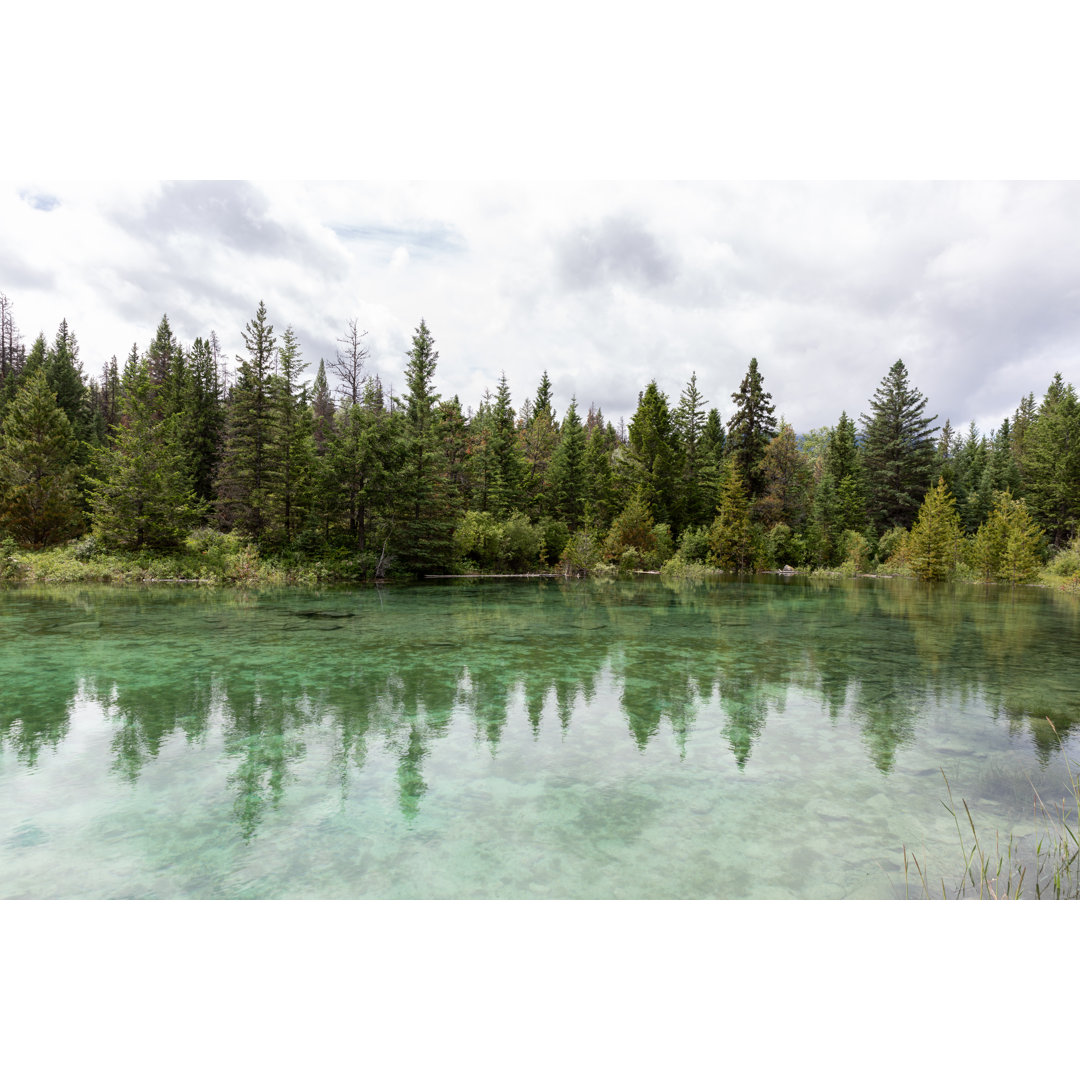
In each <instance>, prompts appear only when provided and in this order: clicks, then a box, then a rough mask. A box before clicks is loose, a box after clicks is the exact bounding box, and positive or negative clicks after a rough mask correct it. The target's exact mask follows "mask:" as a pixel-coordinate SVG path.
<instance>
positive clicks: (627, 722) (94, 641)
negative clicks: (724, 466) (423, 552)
mask: <svg viewBox="0 0 1080 1080" xmlns="http://www.w3.org/2000/svg"><path fill="white" fill-rule="evenodd" d="M1078 656H1080V602H1078V599H1077V598H1076V597H1074V596H1066V595H1062V594H1055V593H1053V592H1049V591H1046V590H1038V589H1031V588H1019V589H1011V590H1010V589H1004V588H994V587H979V586H961V585H944V586H942V585H938V586H930V585H923V584H919V583H916V582H910V581H899V580H871V579H860V580H853V581H852V580H849V581H841V580H830V581H824V582H822V581H814V580H811V579H808V578H805V577H792V578H778V577H757V578H742V579H739V578H735V577H729V578H725V579H719V580H712V581H709V582H706V583H703V584H687V585H680V586H675V585H668V584H665V583H663V582H661V581H660V580H659V579H657V578H655V577H651V578H638V579H634V580H627V581H593V580H589V581H561V580H535V579H533V580H486V581H479V580H467V581H438V582H436V581H432V582H423V583H418V584H415V585H394V586H389V587H385V588H378V589H376V588H368V589H332V590H320V591H305V590H299V589H290V590H280V591H277V590H275V591H259V592H255V593H246V592H235V591H227V590H208V589H199V588H195V587H190V588H188V587H183V588H181V587H176V588H173V587H168V586H157V587H151V588H141V589H140V588H134V587H126V588H112V587H107V586H101V587H89V586H57V587H45V586H41V587H37V586H25V587H11V588H7V589H3V590H0V897H3V898H32V899H46V898H54V897H57V898H59V897H63V898H80V899H92V898H95V899H96V898H113V897H116V898H121V897H123V898H169V899H180V898H213V899H223V898H251V899H254V898H306V897H311V898H327V899H330V898H427V899H435V898H444V897H445V898H462V899H478V898H530V899H544V898H599V899H616V898H688V899H689V898H731V899H767V898H819V899H840V898H849V897H850V898H902V897H904V896H905V895H906V893H907V892H908V891H909V890H910V892H911V893H912V895H921V894H922V887H921V885H920V884H919V881H918V879H917V877H916V876H915V874H914V870H913V869H912V870H910V871H909V877H908V881H907V883H905V874H904V865H903V849H904V846H905V845H906V847H907V850H908V852H914V853H915V854H916V855H917V857H918V858H919V862H920V864H922V865H924V866H925V867H926V869H927V875H928V878H929V879H930V881H931V882H932V883H935V884H936V888H937V889H938V892H939V893H940V882H941V879H942V878H944V879H945V881H946V883H947V884H948V885H949V887H950V888H952V887H953V885H954V884H955V882H957V881H959V880H960V877H961V874H962V869H963V864H962V861H963V856H962V851H961V845H960V841H959V840H958V838H957V833H956V825H955V823H954V821H953V819H952V817H951V816H950V815H949V813H948V812H947V810H946V809H945V808H944V807H943V806H942V802H943V800H944V801H947V799H948V793H947V790H946V784H945V779H944V778H943V771H944V776H945V777H947V778H948V784H949V785H950V787H951V790H952V794H953V797H954V798H955V800H956V806H957V808H958V809H961V806H960V800H961V798H963V799H965V800H966V801H967V804H968V807H969V808H970V810H971V813H972V815H973V817H974V819H975V821H976V824H977V826H978V828H979V832H980V836H982V837H983V839H984V840H985V839H986V838H989V840H990V842H991V844H992V842H993V837H994V834H995V832H998V833H1000V835H1001V837H1002V840H1003V842H1004V839H1005V838H1006V836H1007V835H1008V834H1009V833H1010V832H1011V833H1012V834H1013V835H1014V837H1015V839H1016V841H1017V842H1018V843H1019V845H1020V850H1021V853H1023V851H1024V850H1025V845H1026V846H1027V847H1028V848H1030V847H1031V846H1033V842H1034V836H1035V831H1036V830H1035V821H1034V816H1033V786H1034V788H1037V789H1038V791H1039V792H1040V794H1042V796H1043V798H1044V799H1045V800H1046V801H1047V802H1051V801H1053V800H1054V799H1056V800H1057V801H1058V803H1060V799H1061V796H1062V794H1064V792H1065V790H1066V789H1065V787H1064V785H1065V784H1066V782H1067V780H1068V773H1067V759H1070V760H1073V761H1075V759H1076V757H1077V753H1076V738H1075V733H1074V732H1073V731H1070V724H1074V723H1075V722H1076V720H1077V718H1078V717H1080V670H1078V669H1080V665H1078V664H1077V662H1076V661H1077V657H1078ZM1048 721H1049V722H1048ZM1051 722H1052V724H1053V725H1054V727H1056V729H1057V733H1055V731H1054V727H1051ZM1059 735H1060V740H1059ZM961 813H962V809H961ZM1029 854H1030V852H1029Z"/></svg>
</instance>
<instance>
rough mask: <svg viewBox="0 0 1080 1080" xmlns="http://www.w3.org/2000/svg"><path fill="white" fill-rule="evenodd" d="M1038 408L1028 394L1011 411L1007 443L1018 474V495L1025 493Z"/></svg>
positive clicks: (1032, 395) (1033, 397) (1033, 396)
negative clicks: (1010, 429) (1012, 411)
mask: <svg viewBox="0 0 1080 1080" xmlns="http://www.w3.org/2000/svg"><path fill="white" fill-rule="evenodd" d="M1038 415H1039V410H1038V408H1037V407H1036V404H1035V395H1034V394H1028V395H1027V396H1026V397H1024V398H1021V399H1020V404H1019V405H1018V406H1017V408H1016V412H1014V413H1013V418H1012V431H1011V432H1010V436H1011V437H1010V441H1009V445H1010V447H1011V449H1012V457H1013V461H1014V462H1015V463H1016V471H1017V472H1018V473H1019V474H1020V488H1019V490H1018V491H1016V492H1014V494H1015V495H1017V496H1018V497H1019V496H1021V495H1026V494H1027V491H1026V484H1027V470H1028V457H1029V455H1030V449H1031V435H1032V429H1033V427H1034V425H1035V421H1036V419H1037V418H1038Z"/></svg>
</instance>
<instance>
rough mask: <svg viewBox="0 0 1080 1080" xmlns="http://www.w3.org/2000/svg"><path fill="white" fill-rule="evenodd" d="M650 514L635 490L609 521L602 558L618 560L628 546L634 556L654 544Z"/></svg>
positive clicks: (647, 549) (641, 497)
mask: <svg viewBox="0 0 1080 1080" xmlns="http://www.w3.org/2000/svg"><path fill="white" fill-rule="evenodd" d="M653 524H654V522H653V519H652V514H650V513H649V508H648V505H647V504H646V501H645V499H644V497H643V496H642V494H641V492H639V491H635V492H634V495H633V497H632V498H631V499H630V501H629V502H628V503H627V504H626V506H625V507H623V510H622V512H621V513H620V514H619V516H618V517H617V518H616V519H615V520H614V521H613V522H612V523H611V528H610V529H609V530H608V534H607V536H606V537H605V538H604V558H605V559H613V560H618V559H620V558H621V557H622V555H623V552H625V551H626V550H627V549H628V548H633V549H634V551H635V553H636V558H638V559H640V558H641V557H642V553H643V552H648V551H651V550H652V549H653V548H654V547H655V546H656V535H655V534H654V533H653Z"/></svg>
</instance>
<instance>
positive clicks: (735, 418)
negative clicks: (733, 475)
mask: <svg viewBox="0 0 1080 1080" xmlns="http://www.w3.org/2000/svg"><path fill="white" fill-rule="evenodd" d="M731 400H732V401H733V402H734V403H735V412H734V413H733V414H732V417H731V419H730V420H729V421H728V445H727V450H728V453H730V454H731V455H732V456H733V458H734V461H735V467H736V469H737V470H738V473H739V476H740V478H741V480H742V483H743V487H744V488H745V489H746V491H747V494H748V496H749V497H750V499H751V501H753V500H756V499H757V498H758V497H759V496H760V495H761V494H762V493H763V492H764V490H765V479H764V477H763V476H762V475H761V472H760V470H759V466H760V463H761V459H762V458H763V457H764V456H765V447H766V446H768V445H769V440H770V439H772V438H773V437H774V436H775V435H776V420H775V412H776V410H775V409H774V407H773V405H772V394H769V393H766V391H765V389H764V382H763V380H762V377H761V372H759V371H758V362H757V359H756V358H755V359H752V360H751V361H750V367H749V368H748V369H747V371H746V374H745V375H744V376H743V380H742V382H741V383H740V384H739V389H738V390H737V391H736V392H735V393H734V394H732V395H731Z"/></svg>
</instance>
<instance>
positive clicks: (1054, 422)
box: [1025, 373, 1080, 544]
mask: <svg viewBox="0 0 1080 1080" xmlns="http://www.w3.org/2000/svg"><path fill="white" fill-rule="evenodd" d="M1026 435H1027V439H1026V461H1025V469H1026V478H1025V485H1026V487H1025V490H1026V495H1027V502H1028V505H1029V507H1030V508H1031V512H1032V515H1033V516H1034V517H1035V519H1036V520H1037V521H1038V522H1039V524H1040V525H1041V526H1042V527H1043V528H1045V529H1046V531H1047V532H1048V533H1049V535H1050V538H1051V540H1052V541H1053V542H1054V543H1055V544H1061V543H1063V542H1064V541H1065V539H1066V537H1068V536H1069V535H1071V534H1072V533H1074V532H1076V530H1077V528H1078V527H1080V400H1078V399H1077V396H1076V391H1075V389H1074V388H1073V385H1072V383H1065V381H1064V380H1063V379H1062V377H1061V375H1060V373H1059V374H1057V375H1055V376H1054V381H1053V382H1052V383H1051V384H1050V386H1049V387H1048V388H1047V391H1046V394H1045V396H1044V397H1043V400H1042V404H1041V405H1040V406H1039V411H1038V414H1037V415H1036V416H1035V417H1034V419H1033V421H1031V422H1030V423H1029V425H1028V430H1027V433H1026Z"/></svg>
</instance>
